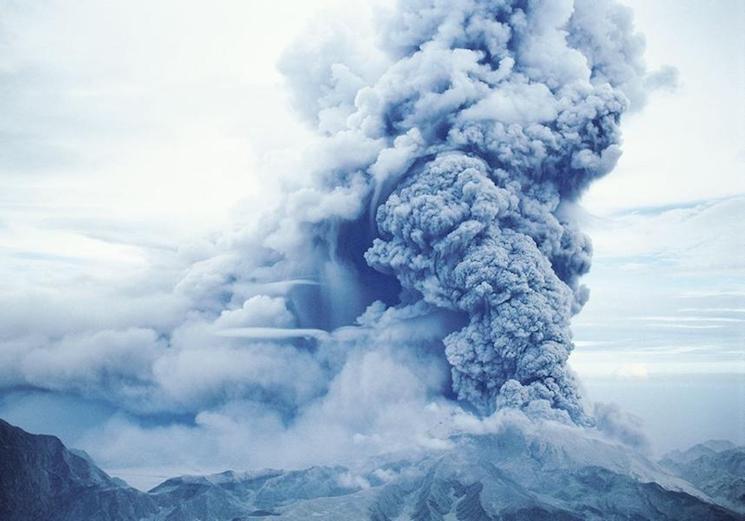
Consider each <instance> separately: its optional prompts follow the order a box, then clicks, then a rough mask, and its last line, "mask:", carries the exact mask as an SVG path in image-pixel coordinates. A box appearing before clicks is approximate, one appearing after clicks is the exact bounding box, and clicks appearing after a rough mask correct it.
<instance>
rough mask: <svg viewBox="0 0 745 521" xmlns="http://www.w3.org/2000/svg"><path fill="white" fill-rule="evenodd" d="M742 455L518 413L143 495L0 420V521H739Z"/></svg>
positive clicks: (191, 480)
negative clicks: (332, 460) (660, 454)
mask: <svg viewBox="0 0 745 521" xmlns="http://www.w3.org/2000/svg"><path fill="white" fill-rule="evenodd" d="M744 461H745V447H735V446H733V445H732V444H730V443H728V442H707V443H705V444H702V445H697V446H695V447H693V448H691V449H689V450H688V451H685V452H675V453H671V454H669V455H667V456H666V457H665V458H663V460H662V461H661V462H659V463H655V462H653V461H651V460H650V459H648V458H646V457H644V456H643V455H642V454H640V453H638V452H637V451H635V450H634V449H631V448H629V447H627V446H625V445H623V444H620V443H611V442H609V441H607V440H606V439H604V437H603V436H600V435H597V434H595V435H593V434H592V433H591V432H590V431H589V430H587V429H578V428H576V427H573V426H570V425H562V424H558V423H555V422H550V421H549V422H545V421H541V422H539V423H536V421H534V420H528V419H527V418H526V417H524V416H522V415H521V414H519V413H515V414H514V415H508V416H506V417H505V418H504V419H503V420H502V421H501V422H500V423H499V424H498V425H496V426H495V427H494V429H493V432H488V433H483V434H462V435H454V436H451V437H450V438H449V439H447V440H443V443H442V445H441V446H440V447H437V448H431V449H422V450H420V451H417V453H415V454H408V455H406V456H402V455H400V454H398V455H396V454H392V455H387V456H381V457H377V458H373V459H371V460H369V461H367V462H366V463H364V464H362V465H360V466H359V467H356V468H346V467H342V466H319V467H311V468H307V469H303V470H292V471H285V470H259V471H252V472H233V471H227V472H223V473H220V474H212V475H207V476H180V477H175V478H172V479H169V480H166V481H165V482H163V483H161V484H160V485H158V486H156V487H155V488H153V489H152V490H150V491H148V492H141V491H139V490H136V489H134V488H131V487H129V486H128V485H127V484H126V483H124V482H123V481H121V480H119V479H115V478H111V477H110V476H108V475H107V474H106V473H105V472H103V471H102V470H100V469H99V468H98V467H96V465H95V464H94V463H93V462H92V461H91V460H90V459H89V458H87V457H86V456H85V455H84V454H82V453H77V452H75V451H71V450H68V449H67V448H65V447H64V445H63V444H62V443H61V442H60V441H59V439H57V438H55V437H53V436H44V435H34V434H29V433H27V432H25V431H23V430H21V429H19V428H17V427H13V426H12V425H10V424H8V423H6V422H2V421H0V519H3V520H4V521H33V520H45V521H81V520H100V521H135V520H142V521H146V520H147V521H165V520H168V521H239V520H243V521H248V520H251V519H261V518H267V519H277V520H280V519H287V520H308V519H318V520H334V521H336V520H339V521H342V520H343V521H349V520H370V521H394V520H400V521H403V520H416V521H429V520H432V521H435V520H459V521H496V520H505V521H507V520H525V521H534V520H541V519H545V520H566V521H570V520H578V521H579V520H605V521H608V520H628V519H634V520H638V521H642V520H650V521H651V520H671V521H672V520H676V521H683V520H697V521H701V520H738V519H745V494H743V482H744V480H745V472H744V471H745V467H744V465H743V462H744Z"/></svg>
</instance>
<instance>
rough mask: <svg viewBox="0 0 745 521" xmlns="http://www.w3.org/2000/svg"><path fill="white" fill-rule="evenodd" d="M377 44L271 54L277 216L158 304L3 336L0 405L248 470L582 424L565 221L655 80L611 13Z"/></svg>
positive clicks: (456, 10) (491, 4) (408, 25)
mask: <svg viewBox="0 0 745 521" xmlns="http://www.w3.org/2000/svg"><path fill="white" fill-rule="evenodd" d="M379 27H381V28H382V32H381V33H380V34H379V36H380V38H379V39H380V42H379V44H377V45H376V46H373V47H371V46H369V45H367V44H366V43H364V42H365V41H366V40H364V39H363V38H360V36H359V35H358V34H353V33H352V32H350V31H349V30H348V29H344V28H334V30H329V29H328V28H324V32H325V34H326V36H325V37H324V38H321V39H310V38H306V39H304V40H303V41H301V42H300V43H299V45H298V46H297V49H296V50H293V51H292V52H290V53H289V54H288V55H287V56H286V57H285V58H284V60H283V63H282V69H283V71H284V72H285V73H286V75H287V76H288V78H289V82H290V86H291V88H292V90H293V92H294V93H295V102H296V105H297V106H298V108H299V109H300V111H301V113H302V114H303V116H304V117H305V118H306V119H307V120H308V121H310V122H311V123H312V124H313V125H314V126H315V127H316V129H317V130H318V138H317V140H318V143H317V145H318V146H314V147H312V148H311V150H310V153H308V154H307V155H306V156H305V158H304V159H303V162H302V164H301V165H300V167H299V168H298V169H297V176H288V178H287V179H285V182H286V183H287V184H288V185H290V184H292V186H291V187H288V188H287V189H286V190H285V191H284V195H283V197H282V199H281V201H280V202H279V204H278V208H277V210H276V211H275V212H271V213H270V214H267V215H266V217H265V218H264V219H263V220H260V221H258V222H252V223H251V226H247V227H246V228H242V229H241V230H240V231H238V232H235V233H232V234H231V233H226V234H225V235H224V236H222V237H221V238H220V239H219V241H218V242H217V244H216V245H210V246H208V247H206V249H207V250H208V251H207V253H205V254H203V253H201V252H200V251H199V250H200V247H195V248H194V252H192V253H193V257H190V258H189V262H190V263H192V265H191V268H190V269H189V271H188V273H187V275H186V276H185V277H183V278H182V279H181V280H180V282H179V283H178V284H177V286H176V289H175V291H174V292H170V291H169V292H167V293H163V294H161V293H160V292H158V294H156V295H153V296H148V298H140V299H139V300H136V303H135V304H134V305H132V309H129V308H127V307H126V306H124V307H122V306H121V305H120V304H118V300H117V299H115V301H116V303H115V304H112V305H111V306H108V307H107V306H102V305H98V304H95V305H91V307H90V312H87V311H86V312H81V314H82V315H83V316H81V318H79V319H77V320H64V321H63V320H62V319H59V320H58V322H59V323H57V322H55V323H54V324H52V325H53V327H50V328H48V330H46V331H44V332H42V330H41V328H40V326H39V324H37V323H34V324H32V325H31V326H29V328H28V329H29V330H28V331H25V330H24V329H23V327H20V328H19V329H18V332H17V334H15V333H14V334H8V335H6V336H7V337H8V338H0V345H1V347H2V349H0V355H2V357H3V358H2V360H0V362H2V363H0V388H13V387H21V388H28V387H31V388H39V389H44V390H51V391H57V392H61V393H71V394H77V395H81V396H83V397H85V398H89V399H94V400H101V401H105V402H108V403H110V404H113V405H115V406H116V408H117V409H122V410H124V411H127V412H129V413H133V414H135V415H139V414H159V413H167V414H168V415H171V416H173V415H183V416H179V417H188V418H193V419H194V423H195V424H196V425H197V427H196V429H197V430H199V429H202V430H204V431H205V432H208V433H213V432H218V433H221V434H220V436H222V438H220V439H226V440H227V442H226V443H225V444H224V446H225V447H226V448H227V449H226V454H228V455H229V456H228V457H229V458H232V457H233V456H234V451H235V447H236V445H241V446H246V447H247V449H246V450H247V454H248V456H247V458H248V459H249V460H250V461H251V462H252V463H250V465H266V464H268V465H280V466H282V465H284V464H286V463H287V461H277V460H276V459H273V460H270V461H262V462H257V461H256V460H254V459H252V458H255V456H256V454H267V455H272V457H274V458H277V457H279V456H282V457H287V458H288V461H291V462H293V463H297V461H299V460H302V458H304V457H307V455H308V454H312V453H314V451H308V450H306V447H308V446H311V445H312V446H314V447H315V448H316V450H315V454H316V455H318V454H328V460H333V459H335V458H336V455H337V454H330V453H329V452H328V451H336V452H339V451H346V453H349V454H358V453H360V451H361V450H362V449H363V446H364V447H367V449H366V450H370V451H371V452H373V451H376V450H386V451H388V450H392V448H394V446H395V445H396V444H398V443H404V441H407V442H412V443H415V444H417V443H419V442H420V441H421V440H425V441H426V440H427V439H428V438H429V437H431V436H430V435H429V434H428V433H430V432H431V431H432V428H433V426H435V425H441V424H442V423H443V418H446V417H448V415H449V414H450V412H451V411H453V410H455V411H457V414H462V415H467V416H470V414H468V413H469V412H471V411H476V412H477V413H478V414H481V415H487V414H489V413H491V412H492V411H494V410H495V409H497V408H499V407H503V406H504V407H516V408H522V409H524V410H527V411H529V412H532V413H535V415H540V416H542V417H545V416H550V417H552V418H560V419H562V420H564V421H568V420H573V421H574V422H576V423H579V424H583V425H586V424H590V423H592V422H593V420H592V419H591V418H589V417H588V414H587V413H586V412H585V411H584V409H583V406H582V405H581V400H580V396H579V394H578V390H577V386H576V384H575V382H574V379H573V377H572V375H571V373H570V372H569V371H568V370H567V366H566V363H567V358H568V356H569V354H570V352H571V350H572V339H571V332H570V319H571V317H572V315H573V314H575V313H577V312H578V311H579V310H580V308H581V307H582V305H583V304H584V302H585V301H586V299H587V291H586V290H585V289H584V288H583V287H582V286H580V283H579V280H580V278H581V276H582V275H583V274H585V273H586V272H587V271H588V269H589V266H590V242H589V240H588V239H587V238H586V237H585V235H583V234H582V233H581V232H580V231H579V230H578V229H577V226H576V223H575V222H574V221H573V215H574V214H575V213H576V212H575V209H574V204H575V202H576V200H577V199H578V197H579V196H580V195H581V194H582V192H583V190H584V189H585V188H586V187H587V186H588V185H589V184H590V183H591V182H592V181H593V180H594V179H596V178H598V177H600V176H602V175H604V174H606V173H608V172H609V171H610V170H611V169H612V168H613V165H614V163H615V162H616V160H617V158H618V156H619V153H620V152H619V141H620V135H619V120H620V118H621V116H622V114H623V113H624V111H625V110H627V109H628V108H632V107H638V106H640V105H641V104H642V103H643V101H644V96H645V90H646V89H647V88H648V87H649V86H651V85H654V84H659V83H660V79H661V77H660V75H649V74H647V73H646V72H645V68H644V64H643V62H642V60H641V54H642V50H643V42H642V40H641V38H640V37H639V36H638V35H636V34H635V33H634V32H633V30H632V25H631V16H630V13H629V11H628V10H627V9H626V8H624V7H621V6H619V5H617V4H616V3H615V2H614V1H612V0H574V1H572V0H543V1H542V0H493V1H486V0H403V1H402V2H401V3H400V5H399V6H398V8H397V9H396V10H395V11H394V12H393V13H392V14H390V16H388V17H387V18H385V17H384V19H383V20H381V23H380V25H379ZM283 179H284V178H283ZM213 246H214V247H213ZM215 250H217V251H215ZM187 253H188V252H187ZM154 278H157V277H154ZM157 287H158V288H160V287H161V286H160V281H159V282H158V286H157ZM159 291H160V290H159ZM117 306H118V307H117ZM74 307H75V306H64V310H65V312H67V311H68V309H72V308H74ZM104 308H107V309H105V310H104ZM15 309H22V308H18V307H17V306H16V308H15ZM104 311H108V313H105V312H104ZM16 313H17V314H18V316H19V317H20V316H22V315H24V313H23V312H18V311H17V312H16ZM61 316H67V315H65V314H64V313H62V314H61ZM62 322H64V323H62ZM456 402H457V403H459V404H462V405H463V406H464V407H463V408H462V407H459V406H458V405H457V404H456ZM464 408H465V409H467V411H464V410H463V409H464ZM171 416H169V417H171ZM611 416H612V415H611ZM603 421H604V420H602V419H598V421H597V425H598V426H600V425H601V424H603ZM605 423H606V424H613V422H612V421H610V420H608V421H605ZM123 431H124V430H123V429H121V428H119V427H114V428H112V431H111V432H112V433H117V432H123ZM200 432H201V431H200ZM236 432H238V433H240V435H237V434H235V433H236ZM213 437H214V436H212V435H210V436H208V439H210V440H212V439H213ZM104 438H106V439H109V438H111V439H113V438H112V437H111V436H109V435H108V434H107V435H106V436H104ZM234 439H240V440H241V442H240V444H238V443H234V441H233V440H234ZM245 440H248V441H247V442H246V441H245ZM329 440H334V441H333V442H329ZM244 442H245V443H244ZM112 443H114V445H116V443H115V442H112ZM210 443H211V442H210ZM252 444H253V445H252ZM257 444H258V446H264V447H265V448H266V447H268V448H266V450H263V451H261V450H254V449H253V447H255V446H257ZM261 444H263V445H261ZM186 446H190V444H186ZM278 447H281V450H280V449H278ZM288 447H300V449H298V450H297V453H296V454H294V456H293V454H291V451H289V450H288ZM341 447H343V448H344V449H343V450H342V449H341ZM324 451H325V452H324ZM213 452H214V451H208V452H206V454H207V456H206V460H207V461H210V460H211V458H212V454H213ZM332 456H333V457H332ZM267 457H268V456H267ZM317 457H318V458H319V459H321V456H317ZM293 458H294V459H293ZM303 462H304V464H308V463H318V462H319V461H318V460H316V461H307V460H303Z"/></svg>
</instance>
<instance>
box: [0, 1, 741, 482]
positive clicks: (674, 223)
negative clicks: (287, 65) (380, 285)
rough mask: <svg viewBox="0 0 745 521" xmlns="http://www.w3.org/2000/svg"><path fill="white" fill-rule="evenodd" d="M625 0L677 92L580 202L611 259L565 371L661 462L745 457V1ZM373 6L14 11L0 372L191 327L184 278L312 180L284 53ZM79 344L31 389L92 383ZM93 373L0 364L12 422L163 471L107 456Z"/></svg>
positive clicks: (599, 262)
mask: <svg viewBox="0 0 745 521" xmlns="http://www.w3.org/2000/svg"><path fill="white" fill-rule="evenodd" d="M624 3H626V4H627V5H629V6H630V7H632V8H633V10H634V13H635V20H636V24H637V27H638V29H639V30H641V31H642V32H643V33H644V34H645V35H646V42H647V52H646V58H647V61H648V64H649V65H650V67H651V68H653V69H654V68H656V67H662V66H672V67H674V68H675V69H677V85H676V86H675V87H673V88H667V89H662V90H659V91H656V92H655V93H653V94H652V95H651V96H650V99H649V101H648V103H647V105H646V106H645V107H644V108H643V109H642V110H640V111H638V112H634V113H631V114H628V115H626V116H625V119H624V121H623V131H624V140H623V156H622V157H621V159H620V161H619V163H618V166H617V168H616V169H615V170H614V171H613V172H612V173H611V174H610V175H609V176H607V177H606V178H604V179H602V180H600V181H599V182H597V183H595V184H594V185H593V186H592V187H591V188H590V189H589V191H588V192H587V193H586V194H585V195H584V196H583V199H582V204H583V210H582V215H581V220H582V222H583V223H584V226H585V228H586V231H587V232H588V233H589V234H590V236H591V237H592V239H593V244H594V264H593V267H592V271H591V273H590V274H589V275H588V276H586V277H585V279H584V283H585V284H586V285H587V286H589V287H590V289H591V298H590V301H589V303H588V304H587V305H586V307H585V309H584V310H583V311H582V313H581V314H580V315H579V316H577V317H575V319H574V322H573V329H574V335H575V342H576V345H577V349H576V351H575V353H574V354H573V356H572V358H571V360H570V365H571V366H572V367H573V368H574V369H575V370H576V371H577V372H578V374H579V375H580V377H581V378H582V380H583V381H584V385H585V387H586V389H587V392H588V394H589V395H590V396H591V397H592V398H593V399H597V400H611V401H615V402H618V403H619V404H620V405H621V406H622V407H624V408H625V409H627V410H629V411H630V412H632V413H635V414H637V415H639V416H640V417H641V418H642V420H643V421H644V422H645V424H646V425H647V429H648V431H649V433H650V437H651V438H652V439H653V441H654V442H655V443H656V444H657V447H658V449H659V450H666V449H669V448H674V447H678V446H684V445H687V444H690V443H693V442H696V441H701V440H702V439H705V438H713V437H726V438H730V439H735V440H737V441H740V442H745V417H744V416H743V414H745V413H743V411H745V382H743V380H744V379H745V377H744V376H743V375H744V374H745V347H744V346H745V279H744V278H743V274H744V273H745V271H744V268H745V266H744V264H745V241H744V240H743V239H742V237H745V225H744V224H743V222H744V220H743V218H742V217H743V216H745V175H743V173H744V172H745V168H744V167H745V100H744V99H743V95H742V93H743V92H745V52H744V51H745V36H743V35H745V9H743V4H742V3H741V2H740V1H739V0H717V1H715V2H708V3H702V2H695V1H692V0H683V1H673V0H656V1H654V2H647V1H641V0H639V1H636V0H634V1H631V0H628V1H625V2H624ZM376 5H377V4H375V5H374V4H372V3H370V2H366V1H363V0H354V1H352V2H341V1H338V0H324V1H318V2H289V1H272V2H269V1H264V0H251V1H239V0H220V1H218V2H212V3H210V5H209V6H208V5H207V4H206V3H204V2H196V1H188V2H175V1H170V0H168V1H163V2H157V3H154V2H144V1H131V2H123V1H122V2H119V1H117V2H107V3H101V2H96V1H93V0H83V1H80V2H63V1H58V0H46V1H39V2H32V3H29V2H16V1H7V0H6V1H2V2H0V9H1V10H2V17H0V85H2V89H3V95H2V97H0V110H2V114H3V116H4V117H3V118H2V120H0V309H2V312H0V338H2V340H3V344H2V347H0V362H2V358H3V357H4V356H5V357H8V358H6V360H9V359H10V358H11V357H13V356H15V355H14V353H16V352H17V351H14V349H20V348H18V347H17V344H16V343H14V342H16V340H17V339H18V338H32V337H33V336H34V335H40V336H44V337H45V338H59V337H63V336H64V335H65V334H66V333H67V332H68V331H73V332H75V333H76V334H77V333H79V332H80V331H87V330H90V329H95V328H99V329H116V328H129V329H127V331H129V333H128V334H131V335H134V336H137V335H144V336H142V338H141V339H140V340H138V341H141V342H144V343H148V342H151V343H157V342H159V341H160V339H158V338H150V337H147V334H146V333H143V332H142V331H139V330H136V327H138V326H140V327H153V328H155V329H157V328H167V327H169V326H170V325H172V324H174V323H176V322H177V320H178V318H177V317H179V316H181V315H182V314H183V313H184V312H185V311H184V306H185V305H186V304H185V303H184V302H183V301H182V300H180V299H179V298H177V297H176V296H174V294H173V287H174V286H176V285H178V284H179V281H181V279H182V277H183V273H184V270H185V269H186V268H187V267H188V266H190V265H192V264H194V263H195V262H200V261H203V260H204V259H205V257H206V256H207V253H206V252H209V251H210V249H211V247H212V245H213V244H214V243H215V241H218V242H219V240H220V239H219V236H220V234H221V233H224V231H225V230H241V229H242V228H244V227H249V228H250V227H251V226H253V225H254V223H255V221H257V220H258V216H259V215H260V214H261V212H262V211H264V210H266V209H267V208H268V207H270V206H271V204H272V202H273V201H276V200H277V197H278V196H277V194H278V193H279V192H280V190H281V189H282V186H283V183H287V182H288V181H287V177H288V176H289V178H290V179H291V178H292V176H293V175H297V174H293V172H297V171H298V169H299V168H302V163H301V162H300V159H299V158H300V157H301V153H302V151H303V150H304V149H306V148H307V147H308V146H309V144H310V143H311V142H312V141H313V136H312V133H311V131H310V129H309V128H308V127H307V126H306V125H304V123H303V122H302V121H301V119H300V118H299V117H298V116H297V115H296V114H295V113H294V111H293V107H292V99H291V96H290V95H289V93H288V90H287V86H286V84H285V82H284V79H283V76H282V75H281V73H280V72H279V71H278V68H277V63H278V62H279V61H280V60H281V57H282V55H283V52H285V50H286V49H288V48H290V49H292V48H297V47H298V46H303V45H312V42H313V40H312V39H307V38H301V39H298V38H299V37H300V35H301V34H304V33H303V31H306V30H307V27H308V25H310V26H311V27H314V29H312V31H313V30H314V31H316V32H318V31H320V32H323V31H328V24H332V27H335V28H338V27H344V26H345V25H347V26H348V25H350V24H351V25H353V26H354V27H359V26H360V25H362V26H364V25H365V24H366V23H367V22H366V20H368V19H369V18H370V17H371V16H372V15H373V14H374V11H375V7H376ZM328 13H333V14H328ZM355 24H356V25H355ZM358 34H359V35H360V37H364V34H365V33H364V31H361V32H360V33H358ZM289 182H291V181H289ZM138 338H139V337H138ZM88 340H90V342H108V341H111V342H112V345H113V346H116V345H119V344H117V342H119V341H120V339H117V338H114V339H107V338H104V339H101V338H93V339H88ZM88 340H86V341H88ZM83 344H84V343H83ZM75 345H76V346H77V345H78V344H75ZM69 349H70V350H72V351H74V353H75V354H74V356H72V358H70V359H66V360H58V361H56V362H55V363H56V364H57V365H54V366H53V368H54V370H53V371H52V372H51V373H49V374H46V373H43V372H42V373H39V374H37V375H36V377H37V378H40V379H45V380H46V381H52V382H54V379H55V377H56V375H59V374H68V375H69V374H75V371H81V374H82V375H83V376H84V370H85V367H87V366H86V363H88V359H87V358H86V352H85V348H84V347H83V348H79V347H78V348H76V347H74V346H73V347H70V348H69ZM112 352H115V348H114V351H112ZM112 356H122V357H126V356H129V355H127V353H126V352H124V353H122V354H119V355H112ZM70 360H72V361H70ZM1 365H2V363H0V366H1ZM691 375H695V376H691ZM83 376H81V388H80V389H77V390H75V389H73V390H70V389H67V388H62V386H61V384H60V388H59V390H58V391H55V390H54V385H52V386H51V388H52V390H49V391H45V392H39V391H38V390H37V389H34V388H33V386H28V385H27V384H23V385H20V384H19V383H18V382H19V380H18V378H17V375H14V374H6V373H5V372H3V370H2V369H1V368H0V417H4V418H6V419H9V420H10V421H14V422H15V423H18V424H20V425H21V426H25V427H27V428H29V429H32V430H35V431H38V432H49V433H53V434H57V435H59V436H61V437H62V438H63V440H64V441H66V442H68V443H70V444H72V445H73V446H79V447H82V448H85V449H86V450H89V451H90V452H92V453H93V454H94V456H96V457H101V458H102V459H103V460H104V461H105V463H106V465H108V468H109V469H119V470H121V475H123V476H125V478H127V479H129V480H130V481H131V480H133V479H134V480H136V479H137V476H138V473H139V474H143V473H144V474H148V473H149V474H148V475H149V476H156V477H157V476H159V475H161V473H163V472H165V471H164V470H162V469H160V470H159V469H155V470H151V471H147V470H142V468H144V464H143V463H142V461H134V462H133V461H130V460H127V459H126V458H124V457H121V456H120V454H121V453H122V452H126V451H127V450H131V448H132V447H140V445H138V443H140V444H145V443H146V442H145V441H144V438H143V439H142V440H140V439H138V436H139V437H143V436H144V435H143V434H142V432H141V431H137V430H136V429H134V428H132V432H133V434H132V436H131V437H129V438H126V439H124V438H122V441H121V444H122V445H121V446H113V445H112V446H109V447H108V448H107V449H106V450H107V452H105V453H103V452H101V451H99V452H98V453H97V452H96V450H95V447H96V444H97V443H98V442H99V440H100V439H101V436H102V434H101V433H107V432H111V430H112V429H116V428H123V429H125V428H130V427H131V425H132V423H133V420H132V419H131V418H127V419H124V420H123V419H122V418H121V417H120V416H117V411H115V410H112V407H111V404H110V403H106V401H105V400H96V399H86V400H83V401H81V399H80V398H79V396H80V394H85V386H86V384H85V382H84V378H83ZM174 385H176V384H174ZM309 385H310V384H309ZM671 405H673V406H672V407H671ZM660 411H666V412H665V413H664V414H663V413H661V412H660ZM180 415H186V416H188V411H186V412H185V411H179V410H178V408H175V410H174V412H173V417H172V418H168V419H164V418H163V417H149V416H147V415H144V416H143V417H138V418H137V422H139V424H140V425H145V426H146V427H147V426H148V425H150V424H152V425H154V426H155V427H160V426H161V424H165V423H172V422H173V423H178V422H179V421H181V419H182V418H183V416H180ZM112 418H113V419H112ZM203 419H204V418H203ZM218 420H219V418H216V419H215V421H218ZM204 421H207V422H209V418H207V419H206V420H204ZM117 422H119V423H117ZM148 422H150V424H149V423H148ZM186 423H188V420H187V421H186ZM122 426H124V427H122ZM671 429H675V431H676V435H675V436H672V435H671V433H670V432H669V431H670V430H671ZM221 432H227V431H225V430H223V431H221ZM236 432H239V431H238V430H236ZM152 433H153V431H152V430H151V431H150V434H151V435H152ZM163 436H164V437H167V436H168V434H167V432H166V431H163ZM236 436H237V434H236ZM132 440H135V441H132ZM205 450H206V449H205ZM146 458H147V454H144V455H143V459H144V460H146ZM122 467H136V468H137V469H139V470H131V469H130V470H126V469H124V470H122V469H121V468H122ZM127 472H129V474H127Z"/></svg>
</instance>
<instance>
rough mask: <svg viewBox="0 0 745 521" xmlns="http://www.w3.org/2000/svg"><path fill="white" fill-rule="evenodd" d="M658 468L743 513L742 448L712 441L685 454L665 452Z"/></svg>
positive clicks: (744, 466) (744, 473)
mask: <svg viewBox="0 0 745 521" xmlns="http://www.w3.org/2000/svg"><path fill="white" fill-rule="evenodd" d="M660 464H661V465H662V466H663V467H664V468H666V469H668V470H669V471H670V472H673V473H675V474H677V475H679V476H681V477H683V478H684V479H686V480H688V481H690V482H691V483H693V484H694V485H695V486H696V487H698V488H699V489H700V490H702V491H704V492H706V493H707V494H709V495H710V496H711V497H712V498H714V500H715V501H717V502H718V503H719V504H721V505H724V506H727V507H729V508H732V509H734V510H737V511H738V512H741V513H745V447H736V446H735V445H734V444H733V443H731V442H729V441H723V440H712V441H707V442H706V443H700V444H698V445H694V446H693V447H691V448H690V449H688V450H685V451H672V452H669V453H668V454H666V455H665V456H664V457H663V459H662V460H661V461H660Z"/></svg>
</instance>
